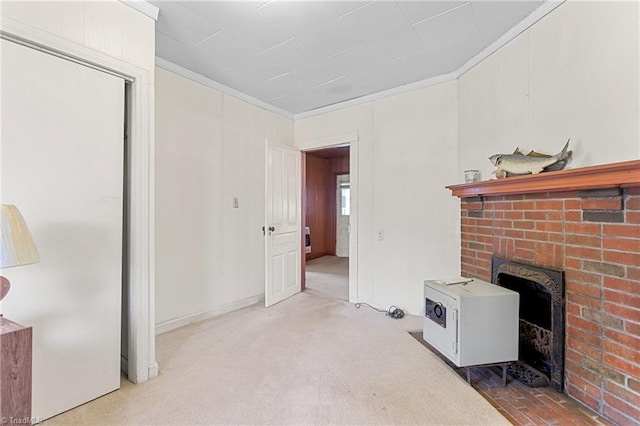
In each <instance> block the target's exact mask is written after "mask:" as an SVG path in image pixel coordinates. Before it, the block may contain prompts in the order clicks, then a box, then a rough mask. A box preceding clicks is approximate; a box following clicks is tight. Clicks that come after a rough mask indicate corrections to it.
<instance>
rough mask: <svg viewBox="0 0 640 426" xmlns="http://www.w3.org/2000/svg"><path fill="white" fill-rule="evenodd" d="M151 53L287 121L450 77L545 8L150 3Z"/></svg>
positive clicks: (518, 4)
mask: <svg viewBox="0 0 640 426" xmlns="http://www.w3.org/2000/svg"><path fill="white" fill-rule="evenodd" d="M150 3H152V4H153V5H155V6H156V7H158V8H159V9H160V15H159V18H158V22H157V25H156V44H157V46H156V47H157V50H156V54H157V56H159V57H160V58H163V59H165V60H167V61H170V62H172V63H174V64H177V65H179V66H181V67H183V68H186V69H188V70H191V71H193V72H195V73H198V74H200V75H202V76H204V77H207V78H208V79H211V80H215V81H217V82H219V83H221V84H223V85H225V86H228V87H231V88H233V89H235V90H237V91H240V92H242V93H245V94H247V95H250V96H251V97H254V98H256V99H258V100H261V101H263V102H265V103H267V104H270V105H272V106H274V107H276V108H278V109H281V110H285V111H287V112H289V113H291V114H297V113H302V112H306V111H310V110H314V109H317V108H320V107H323V106H327V105H331V104H335V103H339V102H343V101H346V100H349V99H354V98H358V97H361V96H365V95H370V94H373V93H377V92H380V91H383V90H387V89H392V88H395V87H398V86H403V85H406V84H410V83H414V82H417V81H421V80H426V79H429V78H433V77H437V76H439V75H443V74H447V73H450V72H453V71H455V70H457V69H458V68H460V67H461V66H463V65H464V64H465V63H467V62H468V61H469V60H471V59H472V58H473V57H474V56H476V55H477V54H479V53H480V52H481V51H483V50H484V49H485V48H487V47H488V46H489V45H490V44H491V43H493V42H494V41H495V40H497V39H498V38H499V37H501V36H502V35H503V34H505V33H506V32H507V31H508V30H510V29H511V28H512V27H514V26H515V25H516V24H518V23H519V22H520V21H522V20H523V19H524V18H526V17H527V16H528V15H530V14H531V13H532V12H533V11H535V10H536V9H538V8H539V7H541V6H542V5H543V4H544V3H545V1H544V0H539V1H524V0H520V1H516V0H512V1H478V0H476V1H465V2H462V1H370V2H365V1H277V0H275V1H245V0H235V1H182V0H181V1H150Z"/></svg>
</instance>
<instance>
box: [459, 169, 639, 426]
mask: <svg viewBox="0 0 640 426" xmlns="http://www.w3.org/2000/svg"><path fill="white" fill-rule="evenodd" d="M448 188H449V189H451V190H452V192H453V195H454V196H458V197H460V198H461V239H462V250H461V268H462V275H463V276H465V277H477V278H481V279H483V280H486V281H491V280H492V267H491V266H492V258H494V257H500V258H504V259H509V260H512V261H514V262H521V263H524V264H529V265H535V266H538V267H542V268H551V269H556V270H561V271H564V274H565V307H564V308H565V351H564V353H565V362H564V392H565V393H567V394H568V395H570V396H571V397H573V398H575V399H576V400H578V401H580V402H582V403H583V404H585V405H587V406H589V407H591V408H592V409H593V410H595V411H597V412H599V413H601V414H603V415H605V416H607V417H609V418H610V419H612V420H614V421H616V422H618V423H621V424H629V423H634V422H636V421H637V419H639V418H640V161H628V162H624V163H614V164H609V165H604V166H594V167H585V168H581V169H572V170H564V171H558V172H549V173H542V174H538V175H529V176H518V177H510V178H506V179H500V180H491V181H484V182H476V183H470V184H463V185H453V186H449V187H448Z"/></svg>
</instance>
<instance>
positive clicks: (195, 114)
mask: <svg viewBox="0 0 640 426" xmlns="http://www.w3.org/2000/svg"><path fill="white" fill-rule="evenodd" d="M265 138H269V139H270V140H273V141H278V142H280V143H285V144H289V145H290V144H292V143H293V123H292V121H291V120H289V119H286V118H283V117H280V116H278V115H276V114H273V113H270V112H267V111H265V110H263V109H261V108H258V107H255V106H252V105H250V104H248V103H246V102H244V101H241V100H238V99H236V98H234V97H232V96H228V95H225V94H222V93H220V92H218V91H216V90H214V89H211V88H208V87H206V86H203V85H201V84H199V83H195V82H193V81H191V80H188V79H186V78H184V77H181V76H179V75H177V74H174V73H172V72H169V71H166V70H163V69H161V68H157V69H156V159H155V160H156V259H157V260H156V324H157V328H156V329H157V330H158V331H159V332H162V331H166V330H169V329H172V328H175V327H178V326H181V325H184V324H188V323H189V322H192V321H196V320H200V319H204V318H207V317H210V316H212V315H215V314H219V313H222V312H226V311H229V310H231V309H235V308H238V307H241V306H246V305H248V304H252V303H255V302H257V301H258V300H260V299H261V298H262V297H263V294H264V239H263V236H262V230H261V228H262V224H263V221H264V161H265V160H264V154H265V145H264V144H265ZM234 197H237V198H238V200H239V208H237V209H236V208H233V207H232V206H233V204H232V203H233V198H234Z"/></svg>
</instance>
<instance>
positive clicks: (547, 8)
mask: <svg viewBox="0 0 640 426" xmlns="http://www.w3.org/2000/svg"><path fill="white" fill-rule="evenodd" d="M121 1H123V2H124V3H126V4H129V3H133V4H138V3H144V4H147V3H146V2H144V1H142V0H139V1H138V0H135V1H134V0H121ZM565 1H566V0H546V1H545V2H544V4H543V5H542V6H540V7H539V8H537V9H536V10H534V11H533V12H532V13H531V14H530V15H529V16H527V17H526V18H525V19H523V20H522V21H520V22H519V23H518V24H517V25H516V26H514V27H513V28H511V29H510V30H509V31H507V32H506V33H505V34H503V35H502V36H501V37H500V38H499V39H497V40H496V41H494V42H493V43H491V44H490V45H489V46H487V47H486V48H485V49H483V50H482V51H481V52H480V53H478V54H477V55H476V56H474V57H473V58H471V59H470V60H469V61H467V62H466V63H464V64H463V65H462V66H460V67H459V68H458V69H457V70H455V71H452V72H450V73H447V74H442V75H439V76H436V77H432V78H428V79H426V80H421V81H417V82H415V83H410V84H405V85H403V86H398V87H394V88H391V89H388V90H383V91H381V92H376V93H372V94H370V95H365V96H361V97H358V98H354V99H349V100H347V101H343V102H338V103H335V104H331V105H327V106H323V107H320V108H317V109H313V110H310V111H305V112H300V113H297V114H293V113H291V112H289V111H285V110H283V109H280V108H278V107H276V106H273V105H271V104H268V103H266V102H264V101H261V100H259V99H256V98H254V97H253V96H249V95H247V94H245V93H243V92H240V91H239V90H236V89H232V88H231V87H228V86H225V85H224V84H221V83H218V82H217V81H215V80H212V79H210V78H208V77H204V76H203V75H201V74H198V73H196V72H194V71H191V70H188V69H186V68H183V67H181V66H180V65H177V64H174V63H173V62H170V61H167V60H166V59H163V58H160V57H158V56H156V65H157V66H159V67H160V68H163V69H166V70H168V71H172V72H174V73H176V74H179V75H181V76H183V77H186V78H188V79H190V80H193V81H195V82H198V83H200V84H203V85H205V86H208V87H210V88H212V89H216V90H219V91H221V92H223V93H226V94H227V95H230V96H234V97H236V98H238V99H241V100H243V101H246V102H248V103H250V104H252V105H255V106H257V107H260V108H263V109H266V110H267V111H271V112H273V113H276V114H279V115H282V116H283V117H286V118H289V119H291V120H294V121H295V120H300V119H303V118H309V117H314V116H316V115H320V114H326V113H328V112H333V111H338V110H341V109H344V108H348V107H352V106H356V105H360V104H364V103H367V102H373V101H377V100H379V99H383V98H388V97H390V96H396V95H401V94H404V93H408V92H412V91H414V90H419V89H423V88H426V87H430V86H435V85H437V84H442V83H445V82H448V81H454V80H457V79H458V78H460V77H461V76H462V75H463V74H465V73H466V72H467V71H469V70H470V69H472V68H473V67H475V66H476V65H478V64H479V63H481V62H482V61H484V60H485V59H487V58H488V57H489V56H491V55H492V54H493V53H495V52H496V51H497V50H499V49H500V48H502V47H503V46H504V45H506V44H507V43H509V42H510V41H511V40H513V39H514V38H516V37H517V36H519V35H520V34H522V33H523V32H524V31H526V30H527V29H529V28H531V27H532V26H533V25H534V24H535V23H536V22H538V21H539V20H540V19H542V18H544V17H545V16H546V15H548V14H549V13H551V12H552V11H553V10H555V9H556V8H557V7H558V6H560V5H561V4H563V3H564V2H565ZM150 6H151V5H150ZM132 7H134V6H133V5H132ZM151 7H154V6H151Z"/></svg>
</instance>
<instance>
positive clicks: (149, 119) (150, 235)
mask: <svg viewBox="0 0 640 426" xmlns="http://www.w3.org/2000/svg"><path fill="white" fill-rule="evenodd" d="M0 38H3V39H6V40H8V41H11V42H14V43H19V44H22V45H24V46H26V47H28V48H32V49H37V50H39V51H41V52H44V53H47V54H51V55H54V56H57V57H60V58H63V59H65V60H71V61H73V62H76V63H78V64H80V65H84V66H87V67H90V68H93V69H97V70H100V71H103V72H106V73H108V74H112V75H117V76H119V77H122V78H123V79H125V80H126V81H127V83H128V84H130V90H129V93H130V95H131V97H130V99H129V105H130V109H129V111H130V116H129V117H128V120H129V126H130V127H129V128H130V134H129V144H130V165H131V168H130V170H129V174H130V180H129V183H130V185H129V188H128V190H129V194H130V202H129V206H130V208H129V211H128V212H127V214H126V215H125V217H124V220H127V221H128V222H129V240H128V241H127V243H128V270H127V275H128V279H129V283H130V286H129V294H128V296H129V306H128V314H129V329H128V331H129V333H128V334H129V338H128V343H129V359H128V363H127V364H128V365H127V367H128V371H127V373H128V378H129V380H130V381H132V382H133V383H142V382H144V381H147V380H148V379H150V378H152V377H155V376H157V375H158V363H157V361H156V356H155V334H154V325H155V324H154V323H155V306H154V303H153V301H154V300H155V295H154V292H155V288H154V287H155V250H154V248H155V247H154V244H155V232H154V230H155V223H154V216H155V215H154V178H153V177H154V147H153V143H152V141H153V123H154V117H153V99H154V88H153V75H152V72H153V70H151V72H150V71H149V70H145V69H143V68H140V67H138V66H137V65H134V64H131V63H128V62H125V61H123V60H121V59H119V58H115V57H112V56H109V55H107V54H104V53H101V52H98V51H95V50H92V49H90V48H88V47H86V46H82V45H79V44H76V43H74V42H71V41H69V40H65V39H62V38H60V37H58V36H55V35H53V34H50V33H48V32H45V31H42V30H39V29H36V28H33V27H31V26H29V25H26V24H24V23H21V22H19V21H16V20H14V19H11V18H9V17H5V16H3V17H2V22H1V23H0ZM123 149H124V145H123Z"/></svg>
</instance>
